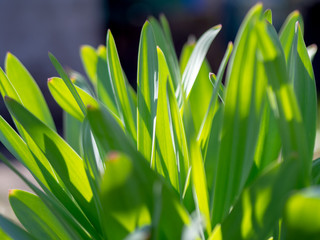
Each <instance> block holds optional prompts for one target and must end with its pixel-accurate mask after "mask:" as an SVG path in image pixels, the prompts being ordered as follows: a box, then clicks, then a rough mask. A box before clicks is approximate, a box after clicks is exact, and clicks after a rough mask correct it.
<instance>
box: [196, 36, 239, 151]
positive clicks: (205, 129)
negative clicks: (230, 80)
mask: <svg viewBox="0 0 320 240" xmlns="http://www.w3.org/2000/svg"><path fill="white" fill-rule="evenodd" d="M232 48H233V44H232V43H231V42H230V43H229V44H228V47H227V50H226V53H225V55H224V57H223V59H222V62H221V64H220V67H219V70H218V76H217V78H216V80H215V82H214V89H213V92H212V95H211V98H210V103H209V105H208V107H207V110H206V113H205V115H204V117H203V118H202V120H201V121H202V123H201V127H200V129H199V131H198V137H197V139H198V141H199V142H200V143H201V146H202V148H203V146H204V145H205V144H206V143H207V141H208V137H209V133H210V130H211V127H212V119H213V117H214V114H215V112H216V107H217V106H216V102H217V99H218V95H219V91H220V92H221V86H222V78H223V74H224V72H225V69H226V66H227V63H228V60H229V57H230V55H231V52H232ZM212 76H213V75H212V74H210V75H209V78H212ZM222 94H224V93H222ZM205 155H206V153H205Z"/></svg>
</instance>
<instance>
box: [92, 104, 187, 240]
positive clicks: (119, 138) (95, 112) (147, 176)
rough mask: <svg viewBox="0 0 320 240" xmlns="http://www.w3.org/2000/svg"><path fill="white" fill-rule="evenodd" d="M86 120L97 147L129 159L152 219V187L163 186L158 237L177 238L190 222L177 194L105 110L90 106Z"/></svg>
mask: <svg viewBox="0 0 320 240" xmlns="http://www.w3.org/2000/svg"><path fill="white" fill-rule="evenodd" d="M88 119H89V123H90V126H91V128H92V131H93V134H94V136H95V138H96V140H97V141H98V142H99V144H100V145H102V146H105V147H106V148H108V150H109V151H120V152H123V153H125V154H126V155H128V156H130V158H131V159H132V165H133V168H134V171H135V172H136V173H138V174H136V175H135V176H137V178H139V181H141V185H140V187H141V188H142V189H143V191H144V193H145V194H148V195H147V196H146V197H145V199H146V205H147V207H148V210H149V212H150V214H151V217H152V215H153V211H152V210H151V209H154V207H152V206H153V204H154V199H153V194H152V192H153V187H154V184H155V183H159V184H160V186H162V188H161V189H162V190H161V198H160V199H158V200H159V201H160V202H161V209H162V211H161V215H160V219H159V224H158V229H159V234H160V233H162V234H165V236H166V238H167V239H177V238H180V236H181V232H182V227H183V225H185V224H188V223H189V216H188V214H187V212H186V210H185V209H184V208H183V207H182V206H181V204H180V202H179V200H178V198H177V197H176V195H175V194H173V192H172V190H171V189H170V188H169V187H168V186H167V185H166V184H165V183H163V180H162V179H161V178H160V177H159V176H158V175H156V174H155V173H154V172H153V171H152V170H151V169H150V167H149V165H148V164H147V161H146V160H145V159H144V158H143V157H142V155H141V154H140V153H139V152H137V151H136V149H135V147H134V145H133V144H132V142H131V141H130V140H129V139H128V138H127V137H126V136H125V134H124V133H123V132H122V131H121V128H120V126H119V125H118V124H117V123H116V122H115V120H114V119H113V118H112V116H111V115H110V113H109V112H108V111H106V110H105V109H102V108H98V109H97V108H93V107H90V108H89V109H88ZM150 194H151V196H150ZM119 201H120V200H119ZM121 201H122V200H121Z"/></svg>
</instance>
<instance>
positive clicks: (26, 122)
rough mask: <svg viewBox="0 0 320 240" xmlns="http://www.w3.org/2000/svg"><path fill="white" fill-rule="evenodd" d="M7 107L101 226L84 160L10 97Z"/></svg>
mask: <svg viewBox="0 0 320 240" xmlns="http://www.w3.org/2000/svg"><path fill="white" fill-rule="evenodd" d="M5 103H6V106H7V108H8V109H9V111H10V113H11V114H12V115H13V116H14V117H15V118H16V119H17V121H18V122H19V123H20V124H21V125H22V126H23V128H24V129H25V130H26V131H27V132H28V134H29V135H30V136H31V137H32V138H33V139H34V141H35V143H36V144H37V146H38V147H39V148H40V149H41V150H42V151H43V153H44V155H45V156H46V157H47V159H48V161H49V162H50V164H51V165H52V167H53V168H54V170H55V171H56V173H57V174H58V175H59V177H60V178H61V180H62V181H63V183H64V184H65V186H66V187H67V189H68V190H69V191H70V193H71V194H72V195H73V197H74V198H75V200H76V201H77V202H78V204H79V205H80V207H81V209H82V210H83V211H84V212H85V213H86V215H87V216H88V218H89V219H90V220H91V221H93V224H94V225H95V226H97V225H98V224H97V223H96V222H94V221H95V220H97V218H96V216H95V214H96V209H95V207H94V203H93V201H92V196H93V195H92V190H91V187H90V184H89V181H88V178H87V175H86V172H85V169H84V164H83V160H82V159H81V158H80V157H79V155H78V154H77V153H76V152H75V151H74V150H73V149H72V148H71V147H70V146H69V145H68V144H67V143H66V142H65V141H64V140H63V139H62V138H61V137H60V136H59V135H58V134H57V133H56V132H54V131H52V130H51V129H50V128H49V127H47V126H46V125H45V124H43V123H42V122H41V121H40V120H39V119H37V118H36V117H35V116H34V115H32V114H31V113H30V112H29V111H28V110H26V109H25V108H24V107H23V106H22V105H20V104H19V103H18V102H16V101H15V100H13V99H11V98H9V97H6V98H5Z"/></svg>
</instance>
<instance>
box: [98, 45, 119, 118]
mask: <svg viewBox="0 0 320 240" xmlns="http://www.w3.org/2000/svg"><path fill="white" fill-rule="evenodd" d="M97 53H98V63H97V94H98V98H99V99H100V100H101V101H102V102H103V103H104V104H105V105H106V106H107V108H109V109H110V111H112V112H113V113H114V114H115V115H116V116H118V117H119V113H118V109H117V104H116V98H115V95H114V93H113V89H112V82H111V79H110V73H109V68H108V63H107V50H106V47H105V46H100V47H99V48H98V50H97Z"/></svg>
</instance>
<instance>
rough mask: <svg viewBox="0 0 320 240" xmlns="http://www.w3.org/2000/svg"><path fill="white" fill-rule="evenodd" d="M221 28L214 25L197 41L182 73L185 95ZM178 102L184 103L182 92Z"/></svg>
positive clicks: (190, 88) (188, 91) (187, 94)
mask: <svg viewBox="0 0 320 240" xmlns="http://www.w3.org/2000/svg"><path fill="white" fill-rule="evenodd" d="M220 30H221V25H217V26H215V27H212V28H211V29H209V30H208V31H206V32H205V33H204V34H203V35H202V36H201V37H200V39H199V40H198V41H197V43H196V46H195V47H194V49H193V51H192V54H191V56H190V58H189V60H188V63H187V65H186V67H185V69H184V71H183V74H182V81H181V82H182V87H183V90H184V91H185V95H186V96H187V97H188V96H189V94H190V92H191V90H192V88H193V85H194V82H195V80H196V78H197V76H198V74H199V71H200V68H201V65H202V63H203V60H204V59H205V56H206V54H207V52H208V50H209V47H210V45H211V43H212V41H213V39H215V37H216V36H217V35H218V33H219V31H220ZM177 92H178V93H180V90H179V89H178V90H177ZM178 103H179V106H180V107H181V106H182V105H181V104H182V96H181V94H180V95H178Z"/></svg>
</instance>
